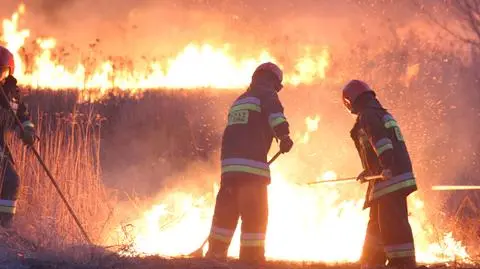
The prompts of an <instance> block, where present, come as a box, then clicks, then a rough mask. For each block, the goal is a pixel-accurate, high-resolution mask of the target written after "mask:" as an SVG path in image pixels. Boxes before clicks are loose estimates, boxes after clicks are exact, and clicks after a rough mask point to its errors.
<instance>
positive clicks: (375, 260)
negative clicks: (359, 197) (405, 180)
mask: <svg viewBox="0 0 480 269" xmlns="http://www.w3.org/2000/svg"><path fill="white" fill-rule="evenodd" d="M387 261H388V266H389V267H390V266H391V267H395V268H415V267H416V261H415V247H414V241H413V234H412V229H411V226H410V223H409V222H408V209H407V197H406V196H405V195H397V194H391V195H387V196H386V197H384V198H380V199H379V200H378V201H374V202H373V203H372V205H371V207H370V220H369V222H368V226H367V233H366V237H365V241H364V245H363V251H362V257H361V259H360V262H361V264H362V268H375V267H377V266H385V263H386V262H387Z"/></svg>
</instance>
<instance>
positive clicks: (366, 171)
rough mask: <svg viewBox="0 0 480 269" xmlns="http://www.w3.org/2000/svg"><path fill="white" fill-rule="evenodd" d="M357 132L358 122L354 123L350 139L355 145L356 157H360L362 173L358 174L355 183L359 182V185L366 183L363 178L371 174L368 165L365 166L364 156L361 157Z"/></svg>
mask: <svg viewBox="0 0 480 269" xmlns="http://www.w3.org/2000/svg"><path fill="white" fill-rule="evenodd" d="M358 131H359V123H358V121H357V122H356V123H355V125H354V126H353V129H352V130H351V131H350V137H351V138H352V140H353V143H354V145H355V148H356V149H357V153H358V157H360V161H361V163H362V168H363V170H362V172H360V174H358V176H357V181H360V182H361V183H363V182H366V180H365V177H366V176H369V175H371V174H372V172H371V171H370V170H369V169H368V165H367V164H366V162H367V160H366V159H365V158H366V157H365V156H362V154H361V153H360V152H361V146H360V141H359V140H358Z"/></svg>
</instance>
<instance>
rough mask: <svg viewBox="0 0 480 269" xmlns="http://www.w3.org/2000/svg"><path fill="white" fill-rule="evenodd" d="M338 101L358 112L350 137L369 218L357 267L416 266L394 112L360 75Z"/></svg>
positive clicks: (405, 156)
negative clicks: (359, 163)
mask: <svg viewBox="0 0 480 269" xmlns="http://www.w3.org/2000/svg"><path fill="white" fill-rule="evenodd" d="M343 102H344V104H345V106H346V107H347V109H348V110H349V111H350V112H351V113H352V114H355V115H357V119H356V122H355V125H354V127H353V129H352V130H351V137H352V139H353V141H354V143H355V146H356V148H357V150H358V153H359V155H360V159H361V161H362V166H363V168H364V170H363V172H362V173H360V175H359V176H358V178H357V179H358V180H359V181H361V182H365V181H367V177H368V176H377V175H381V177H378V178H377V179H375V180H370V182H369V186H368V190H367V196H366V199H365V207H364V208H368V207H369V208H370V220H369V223H368V227H367V233H366V238H365V242H364V246H363V252H362V257H361V264H362V268H378V267H380V268H381V267H384V266H385V265H386V262H387V261H388V265H387V266H388V267H392V268H415V267H416V260H415V247H414V241H413V235H412V229H411V227H410V224H409V222H408V210H407V196H408V195H409V194H410V193H412V192H414V191H416V190H417V185H416V182H415V177H414V174H413V169H412V163H411V160H410V156H409V153H408V151H407V147H406V145H405V140H404V137H403V136H402V133H401V131H400V127H399V125H398V123H397V121H396V120H395V118H394V117H393V116H392V115H391V114H390V113H389V112H388V111H387V110H386V109H385V108H383V107H382V105H381V104H380V102H379V101H378V99H377V98H376V94H375V92H374V91H373V90H372V89H371V88H370V87H369V86H368V85H367V84H366V83H365V82H363V81H360V80H352V81H350V82H349V83H348V84H347V85H346V86H345V87H344V89H343Z"/></svg>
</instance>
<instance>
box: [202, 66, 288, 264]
mask: <svg viewBox="0 0 480 269" xmlns="http://www.w3.org/2000/svg"><path fill="white" fill-rule="evenodd" d="M282 80H283V72H282V70H281V69H280V68H279V67H278V66H277V65H275V64H273V63H270V62H267V63H263V64H261V65H259V66H258V67H257V68H256V70H255V72H254V73H253V75H252V81H251V83H250V86H249V87H248V89H247V90H246V91H245V92H244V93H243V94H242V95H240V96H239V97H238V98H237V99H236V101H235V102H234V103H233V104H232V106H231V107H230V110H229V113H228V123H227V126H226V128H225V131H224V134H223V138H222V150H221V162H222V164H221V166H222V168H221V169H222V174H221V184H220V190H219V192H218V194H217V198H216V204H215V212H214V216H213V221H212V227H211V231H210V236H209V241H208V242H209V249H208V252H207V254H206V257H207V258H215V259H225V258H226V257H227V251H228V247H229V245H230V242H231V240H232V237H233V234H234V232H235V228H236V226H237V222H238V220H239V218H240V217H241V219H242V225H241V236H240V255H239V258H240V260H241V261H245V262H249V263H258V262H263V261H264V260H265V247H264V246H265V233H266V231H267V223H268V196H267V186H268V185H269V184H270V169H269V165H268V161H267V154H268V152H269V150H270V147H271V144H272V142H273V139H274V138H275V139H278V140H280V152H282V153H285V152H289V151H290V149H291V148H292V146H293V141H292V140H291V139H290V136H289V133H290V132H289V124H288V122H287V119H286V117H285V115H284V110H283V106H282V104H281V102H280V100H279V97H278V92H279V91H280V90H281V89H282V87H283V86H282Z"/></svg>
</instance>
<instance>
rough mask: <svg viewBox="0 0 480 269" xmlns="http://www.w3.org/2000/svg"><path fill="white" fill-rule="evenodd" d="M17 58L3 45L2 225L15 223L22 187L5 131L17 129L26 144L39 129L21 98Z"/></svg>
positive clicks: (0, 120) (0, 58)
mask: <svg viewBox="0 0 480 269" xmlns="http://www.w3.org/2000/svg"><path fill="white" fill-rule="evenodd" d="M14 70H15V61H14V57H13V55H12V53H11V52H10V51H9V50H8V49H7V48H5V47H2V46H0V90H1V91H3V93H0V129H1V130H0V131H1V132H2V133H1V136H0V189H1V192H0V225H1V226H3V227H6V228H9V227H10V226H11V223H12V220H13V216H14V214H15V211H16V203H17V197H18V191H19V185H20V182H19V177H18V175H17V173H16V171H15V169H14V167H13V159H12V156H11V154H10V150H9V149H8V147H7V144H6V141H5V132H6V131H8V130H16V132H17V134H18V135H19V137H20V138H21V139H22V141H23V142H24V143H25V144H26V145H33V143H34V142H35V137H36V136H35V129H34V125H33V124H32V122H31V121H30V116H29V114H28V111H27V107H26V105H25V104H24V103H23V102H22V101H21V96H20V91H19V89H18V87H17V80H16V79H15V78H14V77H13V72H14ZM12 110H13V113H15V114H16V116H17V117H18V118H19V120H20V122H21V124H22V125H23V130H24V131H23V132H22V131H20V130H21V129H20V128H19V127H18V126H17V124H16V120H15V117H14V115H12Z"/></svg>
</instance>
